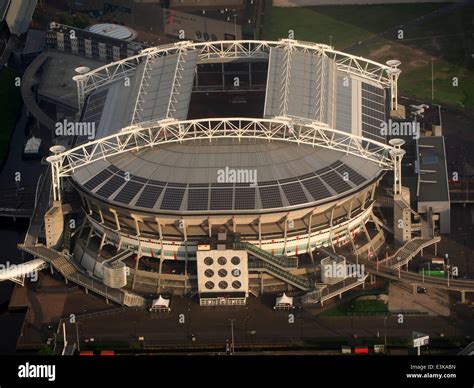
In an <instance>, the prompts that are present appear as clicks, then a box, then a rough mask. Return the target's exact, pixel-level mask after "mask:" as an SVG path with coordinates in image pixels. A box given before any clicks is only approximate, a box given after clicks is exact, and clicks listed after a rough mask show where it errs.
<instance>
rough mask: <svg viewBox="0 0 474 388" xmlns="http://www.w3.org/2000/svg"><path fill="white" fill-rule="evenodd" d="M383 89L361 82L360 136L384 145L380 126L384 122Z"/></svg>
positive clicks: (384, 94) (384, 141) (384, 137)
mask: <svg viewBox="0 0 474 388" xmlns="http://www.w3.org/2000/svg"><path fill="white" fill-rule="evenodd" d="M385 112H386V93H385V89H382V88H379V87H376V86H373V85H370V84H367V83H365V82H362V135H363V136H365V137H367V138H369V139H372V140H377V141H380V142H382V143H386V141H387V140H386V136H383V135H382V134H381V124H382V123H385V122H386V114H385Z"/></svg>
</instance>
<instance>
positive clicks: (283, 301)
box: [275, 294, 293, 308]
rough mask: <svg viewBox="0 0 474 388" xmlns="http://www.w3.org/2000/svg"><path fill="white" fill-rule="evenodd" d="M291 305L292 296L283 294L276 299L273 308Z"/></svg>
mask: <svg viewBox="0 0 474 388" xmlns="http://www.w3.org/2000/svg"><path fill="white" fill-rule="evenodd" d="M281 307H293V297H291V296H287V295H286V294H283V295H282V296H280V297H278V298H277V299H276V304H275V308H281Z"/></svg>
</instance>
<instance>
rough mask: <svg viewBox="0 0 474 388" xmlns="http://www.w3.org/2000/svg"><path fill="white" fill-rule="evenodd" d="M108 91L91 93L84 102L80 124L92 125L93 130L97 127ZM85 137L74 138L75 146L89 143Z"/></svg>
mask: <svg viewBox="0 0 474 388" xmlns="http://www.w3.org/2000/svg"><path fill="white" fill-rule="evenodd" d="M108 93H109V89H104V90H100V91H98V92H94V93H92V94H91V95H90V96H89V97H88V98H87V100H86V103H85V107H84V109H83V113H82V117H81V122H83V123H91V124H92V123H93V124H94V126H95V128H96V129H97V127H98V126H99V122H100V118H101V117H102V112H103V111H104V106H105V101H106V100H107V94H108ZM90 140H91V139H89V138H88V136H87V135H80V136H77V137H76V140H75V145H79V144H84V143H87V142H88V141H90Z"/></svg>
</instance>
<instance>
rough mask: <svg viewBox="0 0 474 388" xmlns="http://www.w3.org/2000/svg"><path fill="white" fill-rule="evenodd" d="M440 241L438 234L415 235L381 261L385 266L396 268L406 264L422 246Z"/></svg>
mask: <svg viewBox="0 0 474 388" xmlns="http://www.w3.org/2000/svg"><path fill="white" fill-rule="evenodd" d="M440 241H441V237H439V236H438V237H434V238H432V239H424V238H421V237H415V238H413V239H411V240H410V241H407V242H406V243H405V245H403V246H402V247H401V248H399V249H398V250H397V251H396V252H395V253H394V254H393V255H392V256H390V257H389V258H388V259H386V260H383V261H382V262H381V263H382V264H383V265H384V266H386V267H389V268H396V269H398V268H400V267H402V266H404V265H406V264H408V263H409V262H410V261H411V260H412V259H413V258H414V257H415V256H416V255H417V254H418V253H419V252H420V251H421V250H422V249H423V248H426V247H428V246H430V245H433V244H435V243H438V242H440Z"/></svg>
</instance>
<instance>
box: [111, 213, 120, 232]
mask: <svg viewBox="0 0 474 388" xmlns="http://www.w3.org/2000/svg"><path fill="white" fill-rule="evenodd" d="M109 211H110V212H111V213H112V214H113V215H114V218H115V227H116V229H117V230H120V221H119V218H118V214H117V211H116V210H115V209H109Z"/></svg>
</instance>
